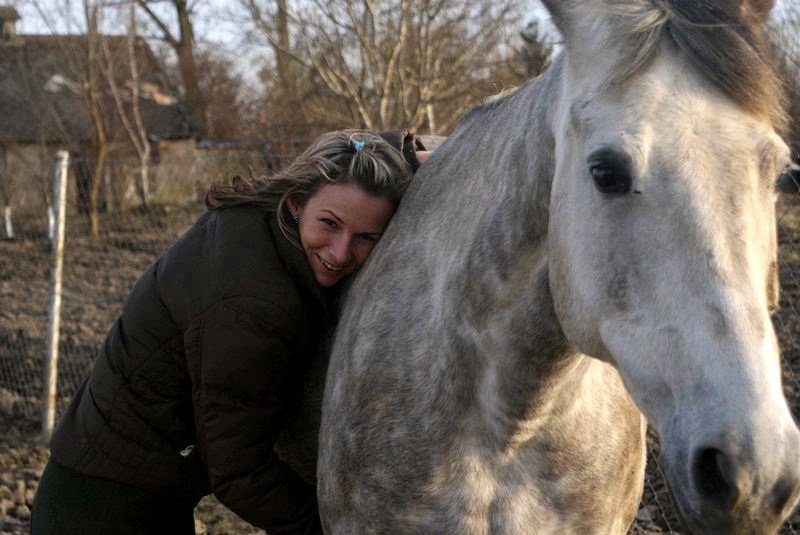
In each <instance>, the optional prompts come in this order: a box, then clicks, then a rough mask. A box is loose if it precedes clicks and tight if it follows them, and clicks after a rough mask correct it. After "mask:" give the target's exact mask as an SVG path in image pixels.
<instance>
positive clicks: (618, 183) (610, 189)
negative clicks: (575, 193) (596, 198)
mask: <svg viewBox="0 0 800 535" xmlns="http://www.w3.org/2000/svg"><path fill="white" fill-rule="evenodd" d="M589 171H590V172H591V174H592V179H593V180H594V184H595V186H597V189H598V190H600V191H601V192H602V193H627V192H628V191H629V190H630V186H631V180H630V177H629V176H628V174H627V173H626V172H624V171H621V170H620V169H615V168H614V166H612V165H611V164H609V163H607V162H592V163H590V164H589Z"/></svg>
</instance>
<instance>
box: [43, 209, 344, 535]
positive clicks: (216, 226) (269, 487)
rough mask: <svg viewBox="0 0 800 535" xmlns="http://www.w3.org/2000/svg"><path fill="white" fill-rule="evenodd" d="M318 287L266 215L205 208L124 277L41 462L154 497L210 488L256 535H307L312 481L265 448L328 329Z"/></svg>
mask: <svg viewBox="0 0 800 535" xmlns="http://www.w3.org/2000/svg"><path fill="white" fill-rule="evenodd" d="M326 291H327V290H323V289H321V288H320V287H319V286H318V285H317V284H316V283H315V282H314V277H313V274H312V273H311V270H310V268H309V266H308V262H307V261H306V259H305V256H304V254H303V253H302V251H300V250H298V249H297V248H295V247H293V246H292V245H291V244H290V243H289V242H288V241H287V240H286V239H285V238H284V237H283V235H282V234H281V233H280V231H279V230H278V227H277V223H276V221H275V217H274V216H268V215H266V214H265V213H264V212H261V211H258V210H256V209H254V208H229V209H225V210H222V211H218V212H207V213H205V214H204V215H202V216H201V217H200V219H199V220H198V221H197V222H196V223H195V225H194V226H193V227H191V228H190V229H189V230H188V231H187V232H186V234H184V236H183V237H181V238H180V240H179V241H178V242H177V243H176V244H175V245H174V246H172V247H171V248H170V249H169V250H168V251H167V252H166V253H165V254H164V255H163V256H162V257H161V258H160V259H159V260H157V261H156V262H155V263H154V264H153V265H152V266H150V268H149V269H148V270H147V271H146V272H145V273H144V275H143V276H142V277H141V278H140V279H139V280H138V281H137V283H136V285H135V286H134V288H133V290H132V291H131V293H130V295H129V296H128V298H127V299H126V301H125V304H124V307H123V311H122V315H121V316H120V318H119V319H118V320H117V321H116V323H115V324H114V325H113V327H112V329H111V331H110V332H109V335H108V337H107V339H106V342H105V344H104V346H103V347H102V348H101V351H100V354H99V355H98V357H97V360H96V362H95V364H94V368H93V371H92V374H91V377H90V378H89V379H88V380H87V381H86V382H85V383H84V384H83V385H82V387H81V389H80V391H79V392H78V394H77V395H76V397H75V399H74V400H73V402H72V404H71V405H70V407H69V408H68V410H67V412H66V414H65V415H64V417H63V418H62V420H61V422H60V423H59V426H58V428H57V429H56V431H55V433H54V435H53V439H52V442H51V451H52V458H53V460H55V461H56V462H58V463H60V464H62V465H64V466H66V467H68V468H71V469H72V470H74V471H77V472H80V473H83V474H88V475H91V476H97V477H102V478H107V479H112V480H116V481H120V482H123V483H127V484H130V485H135V486H138V487H141V488H145V489H151V490H154V491H160V492H169V493H176V494H180V495H188V496H191V497H194V498H199V497H200V496H202V495H204V494H207V493H208V492H209V491H210V490H213V492H214V493H215V494H216V496H217V497H218V498H219V500H220V501H221V502H222V503H224V504H225V505H227V506H228V507H230V508H231V509H232V510H233V511H235V512H236V513H237V514H239V515H240V516H241V517H242V518H244V519H246V520H247V521H249V522H251V523H252V524H255V525H257V526H259V527H262V528H264V529H266V530H267V531H268V532H269V533H270V534H277V533H289V532H291V533H314V532H317V531H319V520H318V514H317V508H316V498H315V491H314V487H313V486H312V485H310V484H308V483H306V482H304V481H303V480H302V479H301V478H300V477H298V476H297V475H296V474H295V473H294V472H293V471H292V470H290V469H289V467H288V466H287V465H286V464H284V463H282V462H281V461H280V460H279V459H278V458H277V456H276V454H275V453H274V451H273V446H274V444H275V441H276V438H277V435H278V434H279V432H280V430H281V428H282V425H283V420H282V418H283V417H284V414H285V413H286V409H287V407H286V405H287V403H289V404H291V401H287V400H291V399H293V395H294V394H292V392H293V391H296V390H297V388H298V383H299V381H300V380H301V379H300V377H301V373H302V371H303V369H304V367H305V366H306V365H307V364H308V362H310V360H311V359H312V357H313V356H314V355H315V354H318V353H319V352H320V351H323V350H324V348H323V347H322V343H323V341H324V340H326V339H328V337H329V334H330V332H331V330H332V328H333V323H334V313H333V309H334V307H333V300H334V299H335V296H334V295H332V294H326V293H324V292H326ZM289 409H291V407H289Z"/></svg>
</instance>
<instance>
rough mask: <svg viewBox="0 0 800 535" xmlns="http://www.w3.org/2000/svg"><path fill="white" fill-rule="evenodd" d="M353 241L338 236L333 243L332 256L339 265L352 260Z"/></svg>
mask: <svg viewBox="0 0 800 535" xmlns="http://www.w3.org/2000/svg"><path fill="white" fill-rule="evenodd" d="M350 243H351V240H350V239H349V238H347V237H346V236H338V237H336V238H335V239H334V240H333V242H331V256H332V257H333V260H334V261H335V262H336V263H337V264H344V263H346V262H347V261H348V260H349V259H350V255H351V250H350V249H351V248H350Z"/></svg>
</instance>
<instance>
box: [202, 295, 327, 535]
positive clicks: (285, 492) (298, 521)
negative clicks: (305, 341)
mask: <svg viewBox="0 0 800 535" xmlns="http://www.w3.org/2000/svg"><path fill="white" fill-rule="evenodd" d="M247 299H248V298H236V299H229V300H226V301H223V302H221V303H219V304H217V305H215V306H214V307H212V308H211V309H209V310H208V311H206V312H205V313H204V314H203V315H202V316H201V317H199V318H197V319H196V320H195V321H194V322H193V323H192V326H191V327H190V329H189V330H188V331H187V333H186V342H187V344H186V349H187V355H194V358H189V359H188V360H189V366H190V375H191V376H192V380H193V404H194V411H195V416H194V417H195V425H196V427H197V437H198V446H197V447H198V448H199V450H200V454H201V458H202V460H203V462H204V464H205V467H206V470H207V472H208V477H209V482H210V484H211V489H212V491H213V492H214V494H215V495H216V496H217V498H218V499H219V500H220V502H222V503H223V504H225V505H226V506H227V507H229V508H230V509H231V510H233V511H234V512H235V513H237V514H238V515H239V516H241V517H242V518H243V519H245V520H247V521H248V522H250V523H251V524H253V525H255V526H258V527H260V528H263V529H265V530H267V532H268V533H270V534H271V535H273V534H283V533H292V534H295V533H296V534H312V533H322V530H321V527H320V521H319V514H318V510H317V502H316V493H315V488H314V487H313V486H311V485H308V484H307V483H305V482H304V481H303V480H302V479H301V478H300V477H298V476H297V475H296V474H294V473H293V472H292V471H291V470H290V469H289V468H288V466H287V465H285V464H284V463H282V462H281V461H280V460H279V459H278V458H277V455H276V454H275V452H274V450H273V445H274V443H275V440H276V437H277V435H278V432H279V430H280V427H281V418H282V413H283V409H284V407H283V405H284V401H283V400H284V388H285V385H286V378H287V377H286V376H287V372H288V369H289V365H290V363H289V359H290V356H291V354H292V351H291V350H290V346H291V344H292V342H293V340H292V337H291V336H290V335H289V334H287V333H291V332H292V329H293V328H295V327H293V326H292V324H291V318H290V317H289V315H285V316H284V315H282V314H280V313H278V314H276V313H275V305H270V304H268V303H264V302H263V301H261V302H258V301H257V300H255V299H250V301H252V302H247ZM253 302H255V303H256V304H255V305H254V303H253ZM245 304H246V306H244V305H245ZM261 309H263V312H264V313H263V314H260V313H259V310H261ZM264 318H268V319H271V320H272V321H265V320H264ZM275 323H278V325H276V324H275ZM281 323H283V324H281ZM192 368H193V369H192Z"/></svg>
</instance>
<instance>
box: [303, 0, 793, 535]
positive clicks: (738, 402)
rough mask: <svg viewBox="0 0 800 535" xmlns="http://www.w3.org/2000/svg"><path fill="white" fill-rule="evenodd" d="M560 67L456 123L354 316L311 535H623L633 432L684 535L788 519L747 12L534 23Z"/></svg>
mask: <svg viewBox="0 0 800 535" xmlns="http://www.w3.org/2000/svg"><path fill="white" fill-rule="evenodd" d="M543 3H544V4H545V7H546V9H547V10H548V12H549V14H550V16H551V18H552V20H553V21H554V23H555V25H556V27H557V28H558V30H559V31H560V33H561V35H562V37H563V43H562V49H561V51H560V52H559V54H558V55H557V57H556V58H555V59H554V61H553V62H552V65H551V66H550V67H549V68H548V69H547V70H546V71H545V72H544V73H543V74H541V75H540V76H538V77H536V78H534V79H533V80H531V81H529V82H528V83H526V84H525V85H523V86H522V87H520V88H518V89H516V90H511V91H507V92H505V93H502V94H500V95H498V96H496V97H494V98H491V99H489V100H487V101H486V102H484V103H482V104H481V105H479V106H477V107H475V108H474V109H472V110H470V111H468V112H467V113H466V114H465V115H464V116H463V117H462V119H461V122H460V123H459V125H458V126H457V128H456V129H455V131H454V132H453V133H452V134H451V135H450V136H448V138H447V139H446V140H445V141H444V143H442V145H441V146H440V147H439V148H437V149H436V150H435V151H434V152H433V154H432V156H431V157H430V158H429V159H428V161H427V162H426V164H425V165H423V166H422V168H421V169H420V170H419V171H418V174H417V175H416V176H415V178H414V180H413V181H412V183H411V185H410V186H409V189H408V191H407V193H406V195H405V196H404V198H403V200H402V202H401V204H400V206H399V208H398V211H397V213H396V215H395V216H394V219H393V220H392V222H391V223H390V225H389V227H388V228H387V230H386V232H385V234H384V236H383V238H382V239H381V241H380V242H379V243H378V244H377V246H376V248H375V249H374V251H373V253H372V255H371V256H370V258H369V259H368V260H367V262H366V264H365V265H364V267H363V268H362V270H361V272H360V273H359V274H358V275H357V277H356V279H355V281H354V282H353V285H352V286H351V287H350V289H349V292H348V294H347V296H346V300H345V303H344V305H343V310H342V314H341V318H340V322H339V325H338V327H337V332H336V335H335V341H334V344H333V350H332V353H331V356H330V362H329V364H328V372H327V378H326V382H325V389H324V397H323V405H322V422H321V428H320V434H319V458H318V467H317V480H318V499H319V506H320V515H321V518H322V523H323V528H324V530H325V532H326V533H331V534H341V533H346V534H350V533H443V534H450V533H458V534H486V533H504V534H519V533H526V534H529V533H546V534H550V533H582V534H583V533H598V534H609V533H624V532H625V531H626V530H627V529H629V526H630V525H631V524H632V522H633V520H634V517H635V514H636V512H637V507H638V504H639V502H640V499H641V494H642V487H643V478H644V469H645V463H646V442H645V432H646V426H647V424H648V423H649V424H650V425H652V427H653V429H654V430H655V431H656V432H657V433H658V436H659V440H660V445H661V462H660V464H661V466H662V468H663V470H664V472H665V476H666V479H667V481H668V483H669V486H670V489H671V492H672V494H673V497H674V501H675V502H676V505H677V508H678V510H679V515H680V517H681V522H682V524H683V525H684V527H685V529H686V530H687V531H688V532H691V533H714V534H717V533H728V534H744V533H748V534H749V533H769V532H772V531H775V530H776V529H778V527H779V526H780V525H781V523H782V522H783V520H784V519H785V518H786V517H787V516H788V515H789V514H790V513H791V511H792V509H793V508H794V506H795V504H796V502H797V500H798V495H799V494H800V456H799V453H798V452H800V432H798V427H797V424H796V422H795V420H794V418H793V415H792V413H791V411H790V408H789V407H788V404H787V401H786V399H785V397H784V395H783V392H782V386H781V370H780V362H779V356H780V350H779V347H778V343H777V339H776V335H775V332H774V330H773V326H772V324H771V320H770V314H771V312H772V311H773V310H774V308H775V307H776V306H777V298H778V283H777V275H776V254H777V239H776V228H775V226H776V223H775V208H774V203H775V198H776V193H775V182H776V179H777V178H778V176H779V175H780V173H781V170H782V169H783V168H784V166H786V165H788V164H789V162H790V157H789V151H788V149H787V146H786V144H785V143H784V141H783V140H782V138H781V133H782V132H783V129H784V128H785V114H784V104H783V100H782V97H781V89H780V79H779V77H778V75H777V74H776V73H775V70H774V69H773V67H772V63H771V61H770V59H769V58H770V56H769V52H768V44H767V40H766V37H765V27H766V26H765V25H766V23H767V20H768V18H769V12H770V10H771V7H772V6H771V2H769V1H762V0H725V1H716V2H714V1H711V0H597V1H594V2H587V1H585V0H544V2H543Z"/></svg>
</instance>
